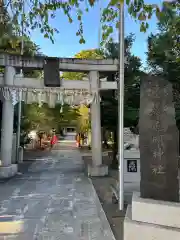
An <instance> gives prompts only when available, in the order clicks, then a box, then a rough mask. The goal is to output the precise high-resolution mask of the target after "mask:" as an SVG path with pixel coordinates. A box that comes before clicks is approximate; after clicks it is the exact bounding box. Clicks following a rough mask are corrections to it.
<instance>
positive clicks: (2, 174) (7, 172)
mask: <svg viewBox="0 0 180 240" xmlns="http://www.w3.org/2000/svg"><path fill="white" fill-rule="evenodd" d="M17 171H18V166H17V164H12V165H10V166H8V167H3V166H0V179H5V178H11V177H13V176H14V175H16V173H17Z"/></svg>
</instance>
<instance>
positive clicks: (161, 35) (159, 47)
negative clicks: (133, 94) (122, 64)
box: [147, 6, 180, 130]
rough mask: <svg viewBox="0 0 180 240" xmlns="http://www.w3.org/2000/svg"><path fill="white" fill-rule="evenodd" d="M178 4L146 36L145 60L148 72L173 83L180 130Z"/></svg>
mask: <svg viewBox="0 0 180 240" xmlns="http://www.w3.org/2000/svg"><path fill="white" fill-rule="evenodd" d="M179 11H180V6H179V9H177V11H175V10H174V11H173V10H171V12H170V13H169V14H171V18H169V17H168V15H164V16H163V17H161V18H160V20H159V22H158V33H157V34H156V35H153V34H151V35H150V36H149V38H148V52H147V57H148V58H147V59H148V60H147V62H148V65H149V68H150V73H151V74H154V75H158V76H161V77H162V78H166V79H167V80H169V81H170V82H171V83H172V84H173V90H174V101H175V108H176V122H177V126H178V129H179V130H180V75H179V73H180V37H179V36H180V28H179V27H178V26H179V25H180V16H179Z"/></svg>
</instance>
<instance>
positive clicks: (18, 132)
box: [16, 0, 25, 162]
mask: <svg viewBox="0 0 180 240" xmlns="http://www.w3.org/2000/svg"><path fill="white" fill-rule="evenodd" d="M24 8H25V3H24V0H22V15H21V16H22V19H21V56H23V53H24V22H23V20H24V19H23V15H24V13H25V9H24ZM20 74H21V77H22V78H23V69H22V68H21V72H20ZM21 109H22V91H20V92H19V104H18V123H17V135H16V137H17V138H16V162H18V160H19V147H20V137H21Z"/></svg>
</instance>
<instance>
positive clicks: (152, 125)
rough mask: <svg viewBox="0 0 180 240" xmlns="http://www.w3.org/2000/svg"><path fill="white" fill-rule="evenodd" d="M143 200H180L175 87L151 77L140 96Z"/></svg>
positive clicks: (144, 82) (144, 83)
mask: <svg viewBox="0 0 180 240" xmlns="http://www.w3.org/2000/svg"><path fill="white" fill-rule="evenodd" d="M139 130H140V163H141V185H140V190H141V197H142V198H152V199H155V200H165V201H173V202H178V201H179V184H178V178H177V176H178V157H179V134H178V129H177V127H176V121H175V109H174V103H173V94H172V86H171V84H170V83H168V82H167V81H165V80H164V79H159V78H154V77H149V78H148V79H147V80H146V81H143V82H142V85H141V97H140V119H139Z"/></svg>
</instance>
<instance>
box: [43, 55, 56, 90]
mask: <svg viewBox="0 0 180 240" xmlns="http://www.w3.org/2000/svg"><path fill="white" fill-rule="evenodd" d="M44 85H45V86H46V87H60V74H59V58H47V59H45V62H44Z"/></svg>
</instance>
